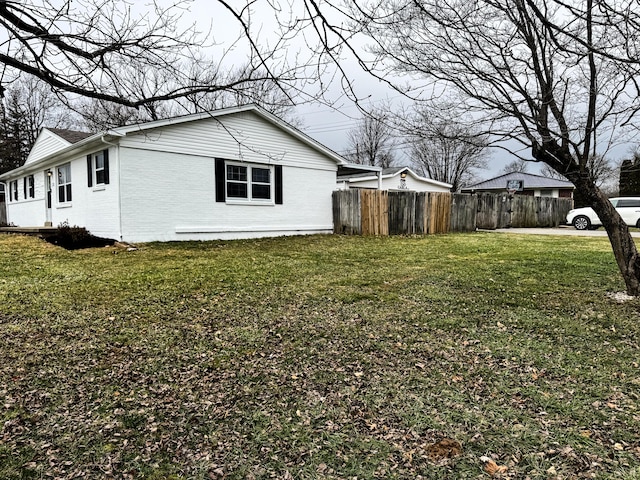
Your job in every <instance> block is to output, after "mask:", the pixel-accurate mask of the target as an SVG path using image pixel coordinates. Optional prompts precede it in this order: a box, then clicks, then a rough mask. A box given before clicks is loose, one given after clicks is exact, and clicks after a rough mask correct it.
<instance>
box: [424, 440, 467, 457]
mask: <svg viewBox="0 0 640 480" xmlns="http://www.w3.org/2000/svg"><path fill="white" fill-rule="evenodd" d="M426 451H427V455H428V456H429V458H430V459H431V460H432V461H434V462H441V461H443V460H447V459H449V458H453V457H457V456H458V455H460V454H461V453H462V445H460V442H458V441H456V440H452V439H451V438H443V439H442V440H440V441H439V442H436V443H433V444H431V445H429V446H428V447H427V448H426Z"/></svg>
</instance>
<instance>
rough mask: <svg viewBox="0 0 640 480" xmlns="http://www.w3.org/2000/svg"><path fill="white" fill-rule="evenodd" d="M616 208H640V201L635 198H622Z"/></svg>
mask: <svg viewBox="0 0 640 480" xmlns="http://www.w3.org/2000/svg"><path fill="white" fill-rule="evenodd" d="M615 207H617V208H620V207H635V208H638V207H640V200H638V199H635V198H621V199H620V200H618V204H617V205H615Z"/></svg>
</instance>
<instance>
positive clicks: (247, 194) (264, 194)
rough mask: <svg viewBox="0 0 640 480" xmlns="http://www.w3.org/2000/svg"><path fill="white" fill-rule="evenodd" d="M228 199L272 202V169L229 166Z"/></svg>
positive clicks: (227, 170)
mask: <svg viewBox="0 0 640 480" xmlns="http://www.w3.org/2000/svg"><path fill="white" fill-rule="evenodd" d="M226 167H227V169H226V172H227V177H226V178H227V198H231V199H244V200H258V201H263V200H271V169H270V168H268V167H267V168H264V167H258V166H254V165H235V164H227V166H226Z"/></svg>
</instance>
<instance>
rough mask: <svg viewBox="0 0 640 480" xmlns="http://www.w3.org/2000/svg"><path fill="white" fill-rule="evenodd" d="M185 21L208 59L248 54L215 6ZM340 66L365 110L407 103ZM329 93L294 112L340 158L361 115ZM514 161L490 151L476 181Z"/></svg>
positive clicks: (233, 24)
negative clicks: (324, 100)
mask: <svg viewBox="0 0 640 480" xmlns="http://www.w3.org/2000/svg"><path fill="white" fill-rule="evenodd" d="M232 3H234V2H232ZM288 3H289V2H283V5H284V6H287V7H288ZM293 4H294V7H296V6H297V5H299V3H298V4H296V2H295V0H294V1H293ZM258 5H262V6H263V7H262V8H263V10H257V11H256V12H255V14H254V15H253V17H252V22H253V23H254V25H262V28H261V30H260V39H261V42H264V45H267V44H269V45H271V44H273V42H275V41H276V40H277V38H278V35H275V34H274V32H275V30H276V25H275V21H274V13H273V10H272V9H270V8H265V5H264V4H260V3H259V4H258ZM185 21H188V22H194V23H196V24H197V26H198V29H199V30H200V31H202V32H210V33H211V36H210V38H211V39H213V40H215V42H216V44H217V45H215V46H211V45H210V46H209V47H208V51H210V52H212V55H213V56H216V57H217V56H221V55H222V53H223V52H226V55H225V57H224V58H225V62H227V65H229V67H231V66H232V65H233V63H234V62H238V63H241V61H242V60H244V59H245V58H246V56H247V52H248V50H246V48H245V47H244V46H243V45H242V43H233V46H232V49H233V50H232V52H231V54H229V52H228V51H227V50H228V49H229V47H230V45H231V42H233V41H234V40H235V39H237V38H238V36H239V35H240V33H241V32H240V31H239V29H238V23H237V20H235V19H234V18H233V17H232V16H231V15H230V14H229V12H227V11H225V10H224V9H223V8H222V7H221V6H220V4H219V3H218V2H215V1H214V2H212V1H211V0H193V2H192V3H191V4H190V7H189V9H188V11H187V12H185ZM295 40H297V38H296V39H295ZM289 49H290V51H289V52H287V53H289V54H290V55H294V54H295V53H300V51H303V50H304V42H303V41H302V39H300V41H299V42H297V41H294V42H291V43H290V47H289ZM296 49H299V50H296ZM343 66H344V67H345V68H346V69H347V71H348V74H349V80H350V81H351V82H353V85H354V87H355V91H356V93H357V94H358V96H359V97H360V98H362V99H364V101H363V102H362V105H363V106H365V107H376V106H380V105H383V104H384V103H390V102H391V103H392V104H393V103H395V104H400V103H402V102H403V103H404V104H405V105H406V104H408V103H407V100H406V99H404V98H403V97H402V96H401V95H399V94H398V93H397V92H395V91H393V90H391V89H390V88H389V87H388V86H386V85H385V84H384V83H383V82H380V81H379V80H377V79H375V78H373V77H371V76H369V75H368V74H366V73H365V72H363V71H362V70H361V69H360V68H359V67H358V66H357V65H355V64H349V63H348V62H347V63H345V64H343ZM329 90H330V95H329V97H330V98H333V99H335V100H336V103H335V104H334V105H333V106H329V105H325V104H321V103H318V102H311V103H306V104H302V105H300V106H299V107H297V108H296V114H297V116H298V117H299V118H300V120H301V121H302V126H301V129H302V130H303V131H304V132H305V133H306V134H308V135H309V136H311V137H312V138H314V139H316V140H318V141H319V142H321V143H323V144H324V145H326V146H327V147H329V148H331V149H333V150H335V151H336V152H338V153H344V152H345V151H347V150H348V148H349V141H348V132H349V130H351V129H353V128H355V127H356V125H357V123H358V120H359V119H360V118H361V114H360V112H359V110H358V107H357V106H356V105H355V104H354V103H353V102H352V101H350V100H349V99H347V98H345V97H344V96H342V98H340V97H341V95H342V90H341V86H340V85H339V84H337V83H333V84H331V85H330V89H329ZM624 153H625V152H621V153H620V155H624ZM527 156H528V152H527ZM513 160H515V157H513V156H512V155H510V154H509V153H508V152H506V151H504V150H498V149H495V150H491V158H490V160H489V168H488V169H487V170H486V171H482V172H479V175H478V177H479V178H481V179H484V178H489V177H491V176H495V175H497V174H498V173H499V172H500V170H502V169H503V168H504V167H505V165H506V164H508V163H510V162H511V161H513ZM402 161H404V162H405V163H406V162H407V161H408V159H407V158H406V157H402ZM529 171H530V173H539V166H538V165H537V164H535V163H531V164H530V169H529Z"/></svg>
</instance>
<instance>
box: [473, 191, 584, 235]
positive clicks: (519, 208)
mask: <svg viewBox="0 0 640 480" xmlns="http://www.w3.org/2000/svg"><path fill="white" fill-rule="evenodd" d="M572 208H573V200H571V199H570V198H552V197H530V196H525V195H514V196H510V195H507V194H494V193H481V194H479V195H478V215H477V217H476V218H477V226H478V228H482V229H488V230H493V229H496V228H508V227H513V228H527V227H557V226H558V225H560V224H561V223H562V222H564V221H565V219H566V218H567V213H569V210H571V209H572Z"/></svg>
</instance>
